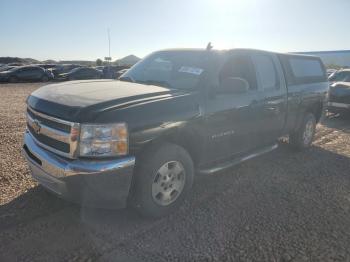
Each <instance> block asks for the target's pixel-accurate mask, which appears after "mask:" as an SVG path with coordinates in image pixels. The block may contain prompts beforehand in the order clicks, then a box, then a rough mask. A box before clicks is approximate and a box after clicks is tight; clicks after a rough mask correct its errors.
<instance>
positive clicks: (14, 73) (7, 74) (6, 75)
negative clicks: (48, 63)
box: [0, 66, 54, 83]
mask: <svg viewBox="0 0 350 262" xmlns="http://www.w3.org/2000/svg"><path fill="white" fill-rule="evenodd" d="M53 78H54V76H53V74H52V73H51V72H50V71H48V70H46V69H44V68H41V67H38V66H20V67H14V68H12V69H9V70H7V71H2V72H0V81H6V82H11V83H15V82H25V81H28V82H37V81H41V82H47V81H49V80H52V79H53Z"/></svg>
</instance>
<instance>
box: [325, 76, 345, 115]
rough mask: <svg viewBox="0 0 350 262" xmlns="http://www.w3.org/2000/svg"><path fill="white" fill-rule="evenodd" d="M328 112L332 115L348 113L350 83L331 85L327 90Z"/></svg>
mask: <svg viewBox="0 0 350 262" xmlns="http://www.w3.org/2000/svg"><path fill="white" fill-rule="evenodd" d="M328 111H329V112H332V113H347V114H349V113H350V83H349V82H336V83H333V84H332V85H331V87H330V90H329V102H328Z"/></svg>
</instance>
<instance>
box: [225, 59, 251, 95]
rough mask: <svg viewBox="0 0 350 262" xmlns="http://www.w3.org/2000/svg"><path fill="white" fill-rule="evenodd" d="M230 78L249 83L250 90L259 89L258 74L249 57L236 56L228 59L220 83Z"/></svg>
mask: <svg viewBox="0 0 350 262" xmlns="http://www.w3.org/2000/svg"><path fill="white" fill-rule="evenodd" d="M228 77H238V78H242V79H244V80H246V81H247V82H248V83H249V89H250V90H256V89H257V81H256V73H255V69H254V65H253V62H252V60H251V58H250V56H249V55H244V54H234V55H232V56H231V57H230V58H229V59H228V61H227V62H226V63H225V65H224V66H223V67H222V69H221V71H220V73H219V81H220V83H221V82H222V80H224V79H225V78H228Z"/></svg>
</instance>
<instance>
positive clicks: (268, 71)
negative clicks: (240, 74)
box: [253, 54, 279, 90]
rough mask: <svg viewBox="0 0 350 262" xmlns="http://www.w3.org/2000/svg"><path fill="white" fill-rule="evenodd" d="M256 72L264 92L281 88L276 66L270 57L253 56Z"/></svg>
mask: <svg viewBox="0 0 350 262" xmlns="http://www.w3.org/2000/svg"><path fill="white" fill-rule="evenodd" d="M253 57H254V62H255V67H256V71H257V74H258V77H259V80H260V83H261V87H262V88H263V90H270V89H277V88H278V87H279V84H278V78H277V72H276V68H275V64H274V62H273V60H272V58H271V57H270V56H269V55H264V54H256V55H254V56H253Z"/></svg>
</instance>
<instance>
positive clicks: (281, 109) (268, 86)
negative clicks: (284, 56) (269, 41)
mask: <svg viewBox="0 0 350 262" xmlns="http://www.w3.org/2000/svg"><path fill="white" fill-rule="evenodd" d="M252 59H253V62H254V65H255V69H256V73H257V80H258V99H257V105H256V107H257V109H258V110H257V112H258V114H259V120H258V122H259V125H258V129H257V131H258V134H257V136H258V144H259V145H260V146H264V145H269V144H271V143H273V142H274V141H276V139H277V138H278V137H279V136H280V135H281V134H282V131H283V128H284V125H285V122H286V117H287V115H286V114H287V87H286V84H285V81H284V78H283V71H282V68H281V65H280V63H279V60H278V58H277V56H276V55H274V54H271V53H268V52H258V51H257V52H254V53H252Z"/></svg>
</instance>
